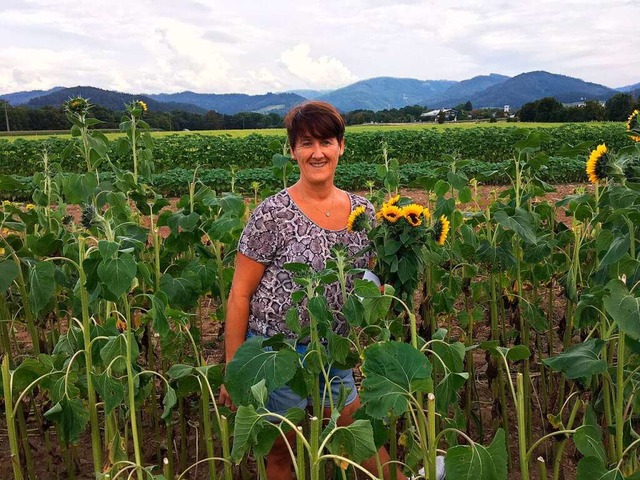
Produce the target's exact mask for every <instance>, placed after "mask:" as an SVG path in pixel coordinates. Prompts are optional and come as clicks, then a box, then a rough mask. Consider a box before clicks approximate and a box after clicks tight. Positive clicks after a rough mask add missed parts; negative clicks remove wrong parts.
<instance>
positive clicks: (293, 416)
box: [231, 405, 304, 463]
mask: <svg viewBox="0 0 640 480" xmlns="http://www.w3.org/2000/svg"><path fill="white" fill-rule="evenodd" d="M286 417H287V418H289V419H290V420H291V421H292V422H294V423H298V422H299V421H300V420H302V418H303V417H304V411H302V410H300V409H291V410H289V412H287V415H286ZM279 434H280V432H279V431H278V429H277V428H276V426H275V425H274V424H273V423H272V422H270V421H269V419H268V418H267V417H266V416H265V415H260V414H258V412H257V411H256V409H255V407H254V406H253V405H249V406H244V405H241V406H239V407H238V411H237V413H236V420H235V427H234V436H233V448H232V449H231V460H232V461H234V462H236V463H237V462H239V461H240V459H242V457H243V456H244V454H245V452H246V451H247V450H248V449H249V448H252V447H253V453H254V454H255V455H256V456H258V457H261V456H264V455H266V454H267V453H269V451H270V450H271V447H272V446H273V442H274V441H275V439H276V438H277V437H278V435H279Z"/></svg>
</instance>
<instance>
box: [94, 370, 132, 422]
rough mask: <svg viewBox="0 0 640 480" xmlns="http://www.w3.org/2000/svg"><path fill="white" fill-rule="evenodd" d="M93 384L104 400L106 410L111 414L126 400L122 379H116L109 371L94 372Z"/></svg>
mask: <svg viewBox="0 0 640 480" xmlns="http://www.w3.org/2000/svg"><path fill="white" fill-rule="evenodd" d="M91 378H92V380H93V386H94V387H95V389H96V392H98V395H100V397H102V400H104V410H105V413H106V414H109V413H111V412H112V411H113V409H114V408H116V407H117V406H118V405H120V404H121V403H122V402H123V401H124V395H125V389H124V385H123V384H122V382H121V381H119V380H116V379H115V378H113V377H112V376H111V375H109V373H108V372H106V371H105V372H102V373H100V374H96V373H92V374H91Z"/></svg>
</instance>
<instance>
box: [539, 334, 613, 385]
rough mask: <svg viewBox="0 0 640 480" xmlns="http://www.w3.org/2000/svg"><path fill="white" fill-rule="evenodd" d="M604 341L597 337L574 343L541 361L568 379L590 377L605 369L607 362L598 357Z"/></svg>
mask: <svg viewBox="0 0 640 480" xmlns="http://www.w3.org/2000/svg"><path fill="white" fill-rule="evenodd" d="M604 344H605V341H604V340H600V339H598V338H594V339H591V340H587V341H586V342H584V343H580V344H578V345H574V346H573V347H570V348H568V349H567V350H566V351H564V352H562V353H561V354H560V355H556V356H555V357H551V358H545V359H543V360H542V362H543V363H544V364H545V365H547V366H548V367H550V368H551V369H552V370H555V371H557V372H562V373H563V374H564V375H565V377H567V378H569V379H573V378H581V377H590V376H591V375H597V374H600V373H604V372H606V371H607V362H606V361H605V360H603V359H601V358H599V357H598V354H599V353H600V350H602V347H603V346H604Z"/></svg>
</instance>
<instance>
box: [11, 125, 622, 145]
mask: <svg viewBox="0 0 640 480" xmlns="http://www.w3.org/2000/svg"><path fill="white" fill-rule="evenodd" d="M560 125H571V124H559V123H543V122H537V123H532V122H519V123H510V122H506V121H500V122H496V123H490V122H488V121H481V122H476V121H464V122H449V123H444V124H438V123H433V122H421V123H389V124H365V125H353V126H348V127H347V132H348V133H363V132H372V131H373V132H389V131H395V130H409V131H412V130H413V131H416V130H417V131H420V130H425V129H428V130H435V131H438V130H443V129H450V128H460V129H467V128H476V127H479V128H514V127H517V128H525V129H530V128H557V127H558V126H560ZM590 125H591V126H594V127H603V126H606V125H611V123H610V122H592V123H591V124H590ZM151 135H152V136H153V137H154V138H162V137H167V136H171V135H204V136H209V135H222V136H229V137H232V138H238V137H240V138H241V137H246V136H248V135H265V136H280V137H284V136H285V135H286V131H285V129H284V128H269V129H240V130H204V131H197V132H192V131H184V132H158V131H154V132H151ZM52 136H54V137H56V138H71V134H70V133H68V132H64V133H62V132H56V133H44V134H38V133H37V132H29V133H28V134H27V133H24V134H20V133H7V132H0V139H6V140H9V141H12V140H16V139H21V140H46V139H47V138H50V137H52ZM106 136H107V138H108V139H109V140H115V139H117V138H119V137H121V136H122V133H114V132H109V133H107V134H106Z"/></svg>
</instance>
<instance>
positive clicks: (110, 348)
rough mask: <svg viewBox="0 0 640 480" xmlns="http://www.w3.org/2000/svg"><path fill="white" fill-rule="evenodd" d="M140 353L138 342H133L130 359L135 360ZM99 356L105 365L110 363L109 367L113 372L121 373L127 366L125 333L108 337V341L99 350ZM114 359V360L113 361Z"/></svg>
mask: <svg viewBox="0 0 640 480" xmlns="http://www.w3.org/2000/svg"><path fill="white" fill-rule="evenodd" d="M138 355H140V352H139V350H138V343H137V342H135V341H134V342H133V343H132V345H131V356H132V361H133V362H135V361H136V360H137V358H138ZM100 358H102V361H103V362H104V364H105V365H109V364H111V362H113V363H112V364H111V369H112V370H113V371H114V372H117V373H122V372H124V371H125V370H126V368H127V363H126V361H127V339H126V337H125V335H118V336H116V337H110V338H109V341H107V343H106V344H105V346H104V347H102V349H101V350H100ZM114 360H115V361H114Z"/></svg>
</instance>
